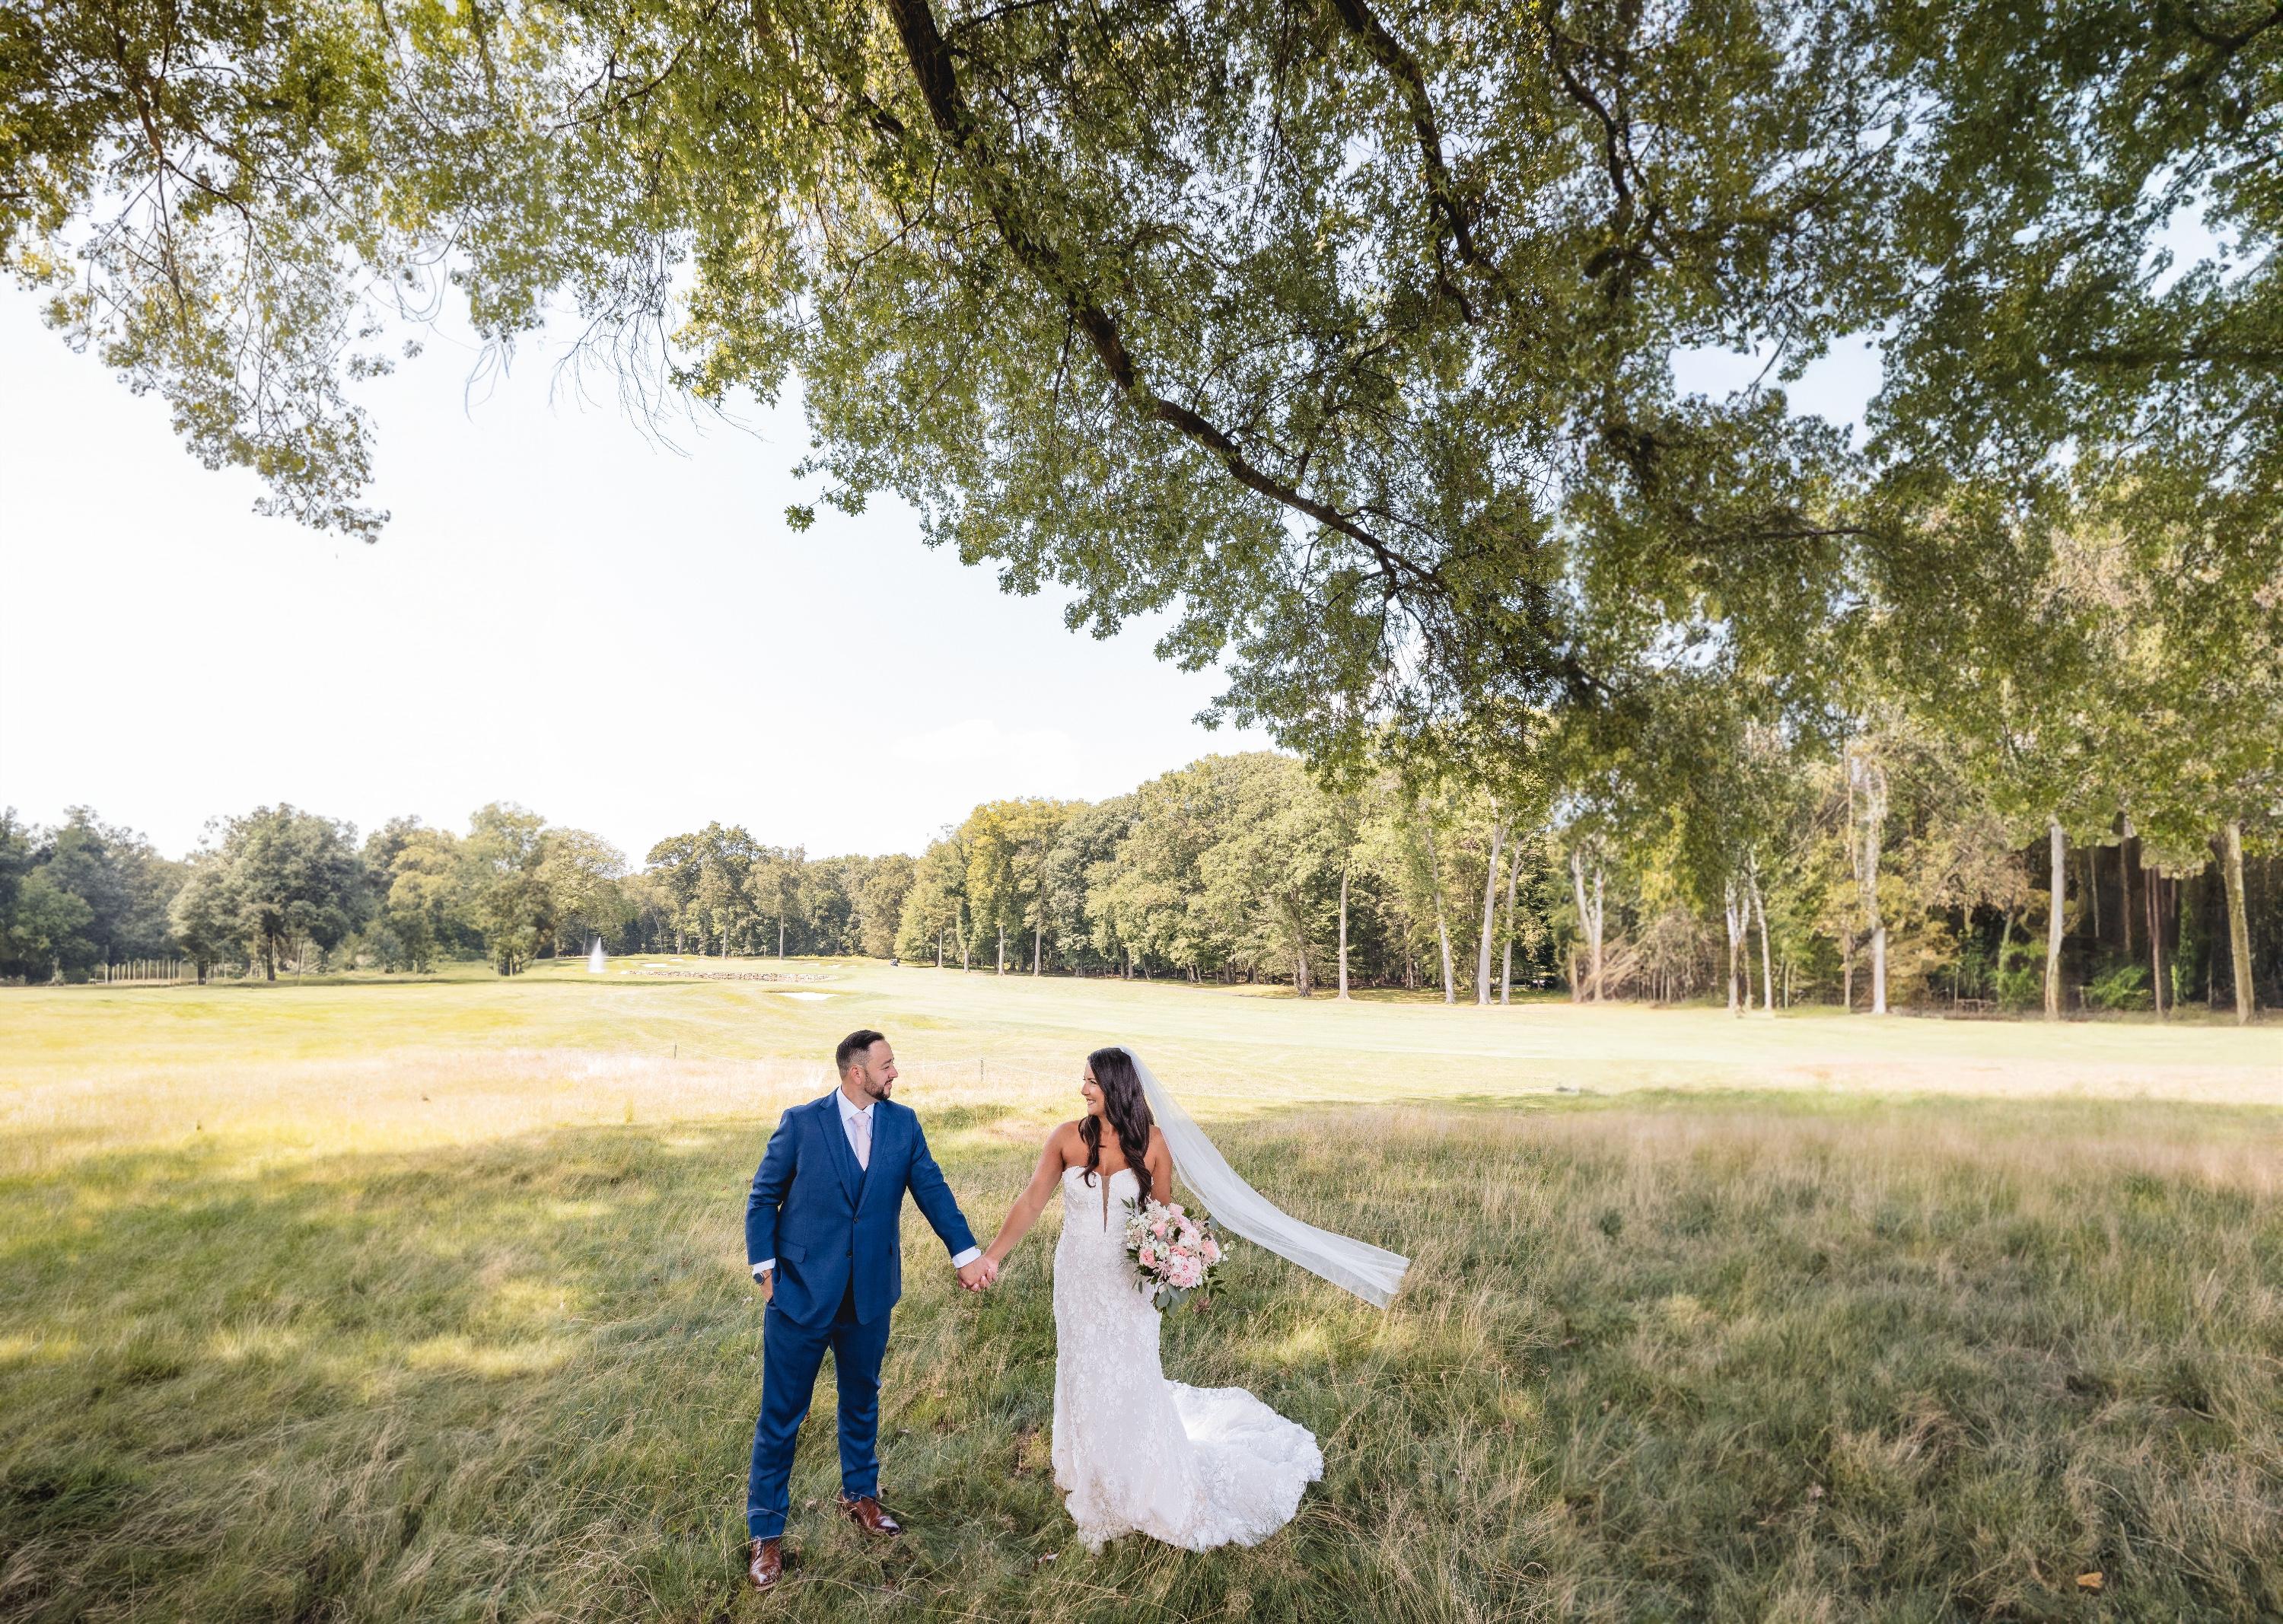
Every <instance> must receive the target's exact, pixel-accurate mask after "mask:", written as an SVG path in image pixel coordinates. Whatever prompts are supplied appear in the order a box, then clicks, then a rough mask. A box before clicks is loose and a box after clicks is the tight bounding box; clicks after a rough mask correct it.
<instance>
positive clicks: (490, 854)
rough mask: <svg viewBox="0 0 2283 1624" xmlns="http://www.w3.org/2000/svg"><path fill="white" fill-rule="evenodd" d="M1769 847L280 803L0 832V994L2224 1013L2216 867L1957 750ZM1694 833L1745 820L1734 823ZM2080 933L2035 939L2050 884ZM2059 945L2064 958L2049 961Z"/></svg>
mask: <svg viewBox="0 0 2283 1624" xmlns="http://www.w3.org/2000/svg"><path fill="white" fill-rule="evenodd" d="M1762 765H1763V766H1764V767H1765V769H1766V770H1765V771H1762V772H1760V773H1758V774H1757V775H1756V776H1755V777H1754V778H1753V783H1754V784H1755V785H1756V786H1757V788H1756V790H1755V793H1756V794H1757V796H1758V800H1757V803H1756V808H1757V818H1758V820H1759V823H1760V824H1764V825H1765V827H1764V828H1762V830H1761V832H1760V834H1759V835H1758V836H1757V837H1756V838H1755V839H1753V840H1752V841H1751V842H1749V844H1748V845H1747V846H1745V847H1742V848H1741V857H1739V856H1737V855H1735V854H1736V850H1737V849H1738V848H1734V847H1726V846H1722V847H1720V851H1721V853H1722V854H1724V855H1723V856H1722V857H1721V859H1720V860H1718V861H1713V862H1710V863H1708V862H1707V861H1705V860H1704V858H1703V853H1702V852H1701V851H1700V850H1699V849H1698V848H1699V847H1700V846H1701V845H1702V843H1703V829H1702V828H1701V826H1700V820H1699V818H1698V817H1697V816H1691V815H1690V812H1689V809H1688V808H1687V807H1685V806H1683V807H1679V808H1665V809H1664V812H1663V813H1662V814H1661V815H1660V816H1656V817H1645V818H1643V819H1642V820H1641V822H1640V824H1639V825H1638V826H1636V827H1633V828H1632V829H1630V830H1627V829H1625V828H1623V827H1620V826H1618V825H1617V824H1615V823H1613V822H1612V821H1611V819H1610V817H1609V808H1607V807H1602V808H1593V809H1589V808H1587V806H1586V804H1585V803H1583V802H1578V801H1574V800H1573V801H1570V802H1567V803H1564V804H1561V805H1555V804H1552V803H1550V802H1549V803H1545V804H1535V803H1532V802H1531V800H1530V798H1529V797H1527V796H1517V797H1516V798H1515V799H1514V801H1513V803H1512V804H1508V805H1500V804H1498V803H1496V802H1494V801H1493V800H1492V799H1491V798H1490V797H1489V796H1488V795H1487V794H1486V793H1484V792H1482V791H1480V790H1457V789H1451V790H1437V789H1433V788H1427V789H1422V788H1419V787H1417V786H1416V785H1406V783H1405V782H1404V781H1403V780H1402V779H1400V778H1399V777H1397V776H1396V775H1394V774H1392V773H1389V774H1384V775H1382V776H1380V777H1376V778H1372V779H1369V780H1367V781H1366V782H1363V783H1360V784H1359V785H1354V786H1353V787H1352V788H1350V789H1348V790H1347V791H1346V792H1332V791H1329V790H1327V789H1325V788H1324V787H1323V786H1321V785H1320V784H1319V783H1318V782H1317V781H1316V780H1315V779H1313V777H1311V776H1310V775H1309V774H1308V772H1307V771H1306V770H1305V769H1304V768H1303V767H1302V765H1301V764H1300V763H1299V762H1298V761H1296V760H1294V759H1293V758H1291V757H1289V756H1285V755H1281V754H1276V753H1266V752H1261V753H1249V754H1241V755H1228V756H1219V755H1216V756H1208V757H1206V758H1204V759H1203V760H1201V761H1195V762H1192V763H1191V764H1190V765H1188V766H1187V767H1184V768H1181V769H1178V770H1176V771H1173V772H1170V773H1167V774H1165V775H1164V776H1162V777H1157V778H1155V779H1152V780H1151V781H1150V782H1149V783H1147V784H1144V785H1141V786H1140V787H1139V788H1137V789H1135V790H1134V791H1133V792H1131V793H1128V794H1125V795H1119V796H1115V797H1112V798H1111V799H1110V800H1103V801H1100V802H1092V803H1089V802H1084V801H1058V800H1001V801H993V802H990V803H987V804H986V805H983V806H979V807H978V808H975V810H974V811H973V812H972V813H970V815H969V816H968V817H967V818H966V819H965V820H964V821H963V822H962V823H961V824H959V825H958V826H957V827H955V828H951V829H947V830H946V831H945V832H944V833H943V835H942V837H941V838H940V839H937V840H935V841H933V842H931V844H930V845H929V846H928V847H927V849H926V850H925V851H924V852H923V853H922V854H921V855H919V856H917V857H916V858H915V857H911V856H908V855H889V856H880V857H869V856H838V857H822V858H818V857H811V856H809V855H807V854H806V852H805V851H804V850H802V849H801V848H800V847H781V846H769V845H765V844H763V843H762V842H760V841H759V840H757V839H754V838H753V837H752V835H751V834H750V833H748V832H746V831H745V830H744V828H743V827H742V826H739V825H736V824H718V823H716V824H707V825H706V826H705V828H704V829H702V830H697V831H695V832H690V833H687V834H680V835H675V836H674V837H672V838H670V839H665V840H661V841H659V842H658V844H657V845H655V846H653V847H651V849H650V851H649V852H648V853H647V854H646V856H645V859H644V862H643V864H642V866H640V867H639V868H636V867H634V866H633V865H631V864H629V863H628V862H627V859H626V857H625V856H624V855H623V854H622V853H620V852H619V850H618V849H617V848H616V847H613V846H612V845H611V844H610V842H608V841H607V840H604V839H602V838H601V837H600V836H598V835H596V834H593V833H590V832H587V831H585V830H580V829H573V828H566V827H563V826H560V825H553V824H548V823H547V822H546V821H545V820H544V819H543V818H542V817H541V816H539V815H537V814H535V813H533V812H529V811H526V810H525V809H524V808H520V807H517V806H514V805H512V804H509V803H495V804H494V805H491V806H487V807H485V808H482V809H481V810H480V811H479V812H477V813H476V814H475V815H474V816H473V817H472V818H471V820H470V822H469V825H468V828H467V830H466V831H465V832H463V833H455V832H451V831H448V830H441V829H432V828H429V827H427V826H425V825H424V824H421V823H420V822H419V821H418V820H417V819H415V818H397V819H393V820H391V821H390V822H389V823H387V824H384V825H383V826H382V827H381V828H379V829H378V830H376V831H374V832H372V833H370V835H369V836H367V837H366V838H365V839H363V840H362V842H360V841H359V840H358V839H357V838H356V832H355V830H354V829H353V828H352V827H351V826H349V825H347V824H343V823H340V822H338V821H336V820H334V819H331V818H327V817H323V816H318V815H316V814H314V813H309V812H305V811H301V810H299V809H297V808H292V807H290V806H277V807H262V808H256V809H254V810H253V811H252V812H249V813H246V814H245V815H244V816H239V817H234V818H229V819H224V820H222V821H220V822H219V823H218V824H216V825H215V826H214V828H215V832H214V836H213V838H212V839H210V840H209V842H208V844H207V845H206V847H203V848H202V849H201V850H200V851H199V852H197V853H195V854H193V855H191V857H189V858H188V859H186V860H183V861H179V862H178V861H172V860H169V859H167V858H165V857H162V856H160V855H158V854H157V853H156V852H154V851H152V848H151V847H150V845H149V843H148V842H147V841H145V840H144V839H142V837H140V836H139V835H136V834H135V833H133V832H130V831H129V830H126V829H123V828H119V827H115V826H113V825H109V824H105V823H103V822H102V821H101V820H100V819H99V818H98V817H97V816H96V815H95V814H94V813H93V812H91V811H89V810H87V809H85V808H74V809H73V810H72V812H71V813H70V814H69V815H68V816H67V818H66V821H65V822H64V823H63V824H61V825H59V826H58V827H55V828H42V827H38V826H31V825H27V824H23V823H21V822H20V821H19V820H18V818H17V817H16V816H15V815H14V814H13V813H12V812H10V813H7V814H5V815H0V976H5V977H7V978H9V979H11V980H26V981H50V980H61V981H71V980H86V979H89V978H90V977H91V976H94V977H99V976H100V975H101V973H102V971H103V967H104V966H105V965H106V964H118V963H121V962H122V961H126V960H129V959H136V958H164V957H168V956H180V957H183V958H184V959H187V960H189V961H190V962H191V964H193V965H195V966H196V968H197V970H198V972H199V975H200V976H201V978H203V977H205V976H206V975H208V974H214V973H219V974H227V975H237V976H245V975H258V976H263V977H273V978H274V977H275V976H276V975H277V974H279V973H280V972H316V971H324V970H337V969H341V968H347V967H364V968H370V969H378V970H382V971H393V972H417V971H425V970H427V969H430V968H432V967H433V966H434V965H435V964H437V963H438V962H439V961H440V960H446V959H475V958H480V959H485V960H487V961H488V962H490V963H491V964H493V965H494V966H495V968H496V969H497V970H498V971H499V972H500V973H502V974H503V975H504V974H513V973H515V972H518V971H520V970H521V969H523V968H524V967H526V965H527V964H530V963H531V962H532V961H533V960H534V959H537V958H544V957H549V956H559V955H564V954H577V953H583V952H585V951H586V950H587V949H588V945H589V944H590V943H591V942H593V941H601V942H602V943H603V944H604V948H605V949H606V950H608V951H610V952H612V953H613V954H624V953H647V954H655V953H679V954H685V955H687V954H697V955H705V956H714V955H719V956H730V955H753V954H760V955H769V954H776V955H817V954H823V955H844V954H854V955H869V956H873V957H877V958H886V957H890V956H900V957H901V958H902V959H904V960H906V961H916V962H919V963H923V964H929V965H941V966H944V967H946V968H955V969H960V970H967V971H978V970H979V971H990V972H997V973H1029V974H1052V973H1078V974H1084V975H1119V976H1134V977H1147V978H1151V979H1162V978H1176V979H1181V980H1200V981H1222V982H1226V981H1237V980H1242V981H1255V982H1264V981H1265V982H1276V983H1282V984H1285V985H1289V986H1292V987H1294V988H1296V989H1297V990H1298V991H1299V992H1301V993H1302V994H1304V995H1306V994H1312V993H1315V992H1319V991H1329V990H1334V989H1336V988H1339V987H1341V986H1343V985H1345V986H1349V987H1359V988H1360V987H1388V986H1399V987H1406V988H1431V989H1435V990H1438V991H1440V992H1441V993H1442V994H1443V995H1444V996H1445V998H1446V999H1448V1000H1452V1001H1454V1002H1455V1001H1457V1000H1459V999H1461V998H1465V999H1469V1000H1472V1001H1476V1002H1483V1003H1488V1002H1493V1001H1497V1000H1500V999H1503V998H1505V997H1507V996H1508V995H1509V994H1510V991H1511V989H1512V988H1516V987H1538V988H1546V987H1563V988H1568V989H1569V990H1570V993H1571V995H1573V996H1579V997H1611V998H1614V997H1635V998H1645V999H1651V1000H1656V1001H1661V1002H1671V1001H1679V1000H1685V999H1688V998H1695V997H1703V996H1708V995H1710V996H1715V997H1719V996H1725V997H1726V999H1727V1001H1728V1003H1730V1005H1731V1007H1734V1008H1735V1009H1737V1010H1738V1011H1746V1010H1752V1009H1762V1010H1765V1009H1768V1008H1770V1007H1773V1006H1781V1005H1786V1004H1790V1003H1814V1002H1825V1003H1829V1002H1839V1001H1844V1002H1846V1003H1849V1004H1850V1005H1851V1006H1858V1007H1866V1008H1879V1007H1888V1006H1890V1005H1892V1006H1902V1005H1912V1004H1918V1005H1944V1006H1953V1005H1961V1004H1962V1005H1967V1006H1968V1007H1989V1008H1993V1009H1996V1008H2017V1009H2022V1008H2031V1007H2035V1006H2037V1005H2038V1004H2039V1003H2041V1002H2043V1001H2045V997H2046V987H2047V983H2048V980H2051V979H2053V978H2058V982H2057V992H2058V993H2059V997H2058V998H2057V1002H2058V1003H2060V1004H2061V1006H2062V1007H2065V1008H2077V1007H2086V1008H2094V1009H2147V1008H2150V1007H2151V1006H2152V1005H2154V1004H2155V1003H2157V1001H2158V999H2159V997H2161V999H2162V1004H2163V1005H2164V1006H2165V1007H2170V1006H2173V1005H2176V1004H2180V1003H2205V1004H2211V1005H2215V1006H2229V1005H2232V1003H2233V1001H2234V997H2235V988H2236V984H2237V980H2238V972H2237V968H2236V957H2237V955H2236V953H2235V951H2234V944H2233V942H2232V941H2231V923H2232V921H2231V908H2230V886H2229V883H2228V867H2229V865H2228V862H2227V857H2228V854H2227V852H2226V850H2225V847H2224V846H2216V847H2215V848H2214V850H2213V851H2212V852H2211V853H2210V854H2209V855H2208V857H2207V860H2206V861H2204V862H2203V863H2201V865H2198V864H2195V863H2184V862H2182V861H2180V860H2179V858H2178V855H2177V854H2176V853H2167V854H2162V857H2163V858H2164V859H2165V860H2161V861H2160V860H2159V859H2160V855H2159V854H2157V853H2154V852H2153V851H2150V850H2148V849H2146V848H2144V847H2143V843H2142V841H2141V840H2140V839H2139V837H2138V836H2136V835H2134V834H2133V833H2131V832H2129V831H2126V830H2123V829H2121V828H2120V829H2119V830H2117V831H2115V832H2111V833H2110V834H2109V836H2108V839H2105V840H2099V839H2088V840H2084V841H2079V842H2077V843H2076V844H2074V845H2073V846H2069V847H2066V848H2064V845H2063V843H2062V842H2061V841H2060V840H2059V839H2038V840H2036V841H2035V842H2031V841H2030V840H2027V839H2021V838H2018V837H2017V835H2016V833H2015V832H2011V831H2009V830H2008V828H2007V826H2006V824H2005V822H2004V820H2002V819H2000V818H1999V817H1997V816H1995V815H1994V814H1992V813H1991V811H1990V809H1989V808H1987V807H1986V806H1985V805H1983V803H1982V802H1981V801H1979V800H1977V798H1976V797H1975V793H1974V792H1973V786H1972V782H1971V780H1970V778H1969V777H1967V775H1965V774H1963V773H1960V772H1955V771H1952V770H1950V769H1948V768H1947V767H1946V766H1945V763H1944V758H1943V756H1942V754H1941V753H1940V752H1939V751H1935V750H1925V749H1921V750H1918V751H1915V752H1903V751H1897V752H1895V753H1890V755H1889V756H1888V757H1886V758H1885V759H1882V760H1881V761H1866V760H1865V759H1863V758H1861V757H1860V756H1855V757H1843V758H1839V759H1834V760H1828V761H1817V760H1814V759H1806V758H1803V759H1799V760H1792V759H1789V758H1787V759H1785V760H1782V761H1774V762H1769V763H1763V764H1762ZM1701 812H1702V816H1703V818H1713V817H1716V816H1718V817H1722V818H1728V819H1734V817H1735V816H1738V813H1739V808H1738V807H1737V806H1736V805H1734V804H1733V803H1732V802H1731V801H1728V800H1724V802H1723V804H1722V806H1720V807H1718V808H1710V807H1708V808H1703V809H1701ZM2279 868H2283V864H2279V863H2278V861H2277V859H2276V858H2275V857H2274V856H2273V855H2264V854H2261V853H2259V852H2257V851H2255V852H2254V853H2253V854H2252V855H2248V856H2247V857H2243V858H2242V859H2241V860H2240V876H2241V878H2240V887H2239V888H2238V889H2237V892H2236V895H2237V897H2238V898H2239V899H2240V913H2239V914H2238V915H2237V916H2236V917H2240V918H2241V919H2242V920H2243V922H2244V931H2243V941H2244V945H2245V947H2246V949H2247V951H2248V962H2249V964H2250V966H2251V969H2250V972H2249V976H2248V981H2249V984H2250V985H2251V986H2252V987H2253V988H2255V989H2256V991H2257V993H2258V995H2259V1002H2261V1003H2272V1002H2273V1001H2274V999H2275V997H2276V995H2277V991H2278V983H2279V981H2283V873H2279ZM2056 873H2057V874H2058V875H2059V876H2060V878H2061V903H2062V914H2061V930H2060V931H2059V933H2057V935H2056V934H2055V933H2052V932H2051V931H2050V930H2049V926H2050V925H2051V924H2052V906H2051V905H2052V899H2053V884H2052V881H2053V876H2054V875H2055V874H2056ZM2049 937H2052V938H2053V940H2057V941H2059V943H2060V951H2059V952H2058V954H2053V953H2051V950H2050V942H2049V941H2048V940H2047V939H2048V938H2049Z"/></svg>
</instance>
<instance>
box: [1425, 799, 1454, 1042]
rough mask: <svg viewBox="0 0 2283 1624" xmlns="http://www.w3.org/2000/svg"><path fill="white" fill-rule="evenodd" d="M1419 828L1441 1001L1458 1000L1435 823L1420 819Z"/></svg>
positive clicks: (1441, 863) (1449, 925)
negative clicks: (1438, 950) (1438, 954)
mask: <svg viewBox="0 0 2283 1624" xmlns="http://www.w3.org/2000/svg"><path fill="white" fill-rule="evenodd" d="M1419 826H1420V828H1421V830H1422V832H1424V833H1425V834H1426V837H1427V878H1428V879H1429V880H1430V882H1431V884H1432V886H1433V888H1434V892H1435V939H1436V941H1438V942H1440V943H1441V944H1442V947H1443V1002H1444V1003H1458V1001H1459V983H1458V978H1457V977H1456V975H1455V974H1453V971H1452V966H1451V922H1450V919H1449V917H1448V916H1447V914H1446V912H1445V909H1444V907H1443V860H1442V858H1441V857H1439V856H1438V855H1436V851H1435V825H1434V824H1433V823H1432V822H1430V821H1429V820H1427V819H1424V818H1422V819H1421V821H1420V825H1419Z"/></svg>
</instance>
